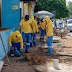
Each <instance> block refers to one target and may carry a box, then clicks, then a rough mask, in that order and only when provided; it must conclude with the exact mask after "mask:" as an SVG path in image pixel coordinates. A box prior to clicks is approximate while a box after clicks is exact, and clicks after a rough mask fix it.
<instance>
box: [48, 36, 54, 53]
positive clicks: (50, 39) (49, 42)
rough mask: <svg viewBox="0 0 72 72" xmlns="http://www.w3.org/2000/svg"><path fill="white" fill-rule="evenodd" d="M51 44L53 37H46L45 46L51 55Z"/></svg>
mask: <svg viewBox="0 0 72 72" xmlns="http://www.w3.org/2000/svg"><path fill="white" fill-rule="evenodd" d="M52 43H53V36H50V37H48V40H47V45H48V52H49V53H52Z"/></svg>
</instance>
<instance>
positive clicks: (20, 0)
mask: <svg viewBox="0 0 72 72" xmlns="http://www.w3.org/2000/svg"><path fill="white" fill-rule="evenodd" d="M20 1H36V0H20Z"/></svg>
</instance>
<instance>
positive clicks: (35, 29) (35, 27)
mask: <svg viewBox="0 0 72 72" xmlns="http://www.w3.org/2000/svg"><path fill="white" fill-rule="evenodd" d="M30 19H31V20H32V25H33V30H34V34H33V30H32V28H31V39H30V47H32V38H33V45H34V46H36V32H37V33H38V26H37V23H36V21H35V19H34V16H31V17H30Z"/></svg>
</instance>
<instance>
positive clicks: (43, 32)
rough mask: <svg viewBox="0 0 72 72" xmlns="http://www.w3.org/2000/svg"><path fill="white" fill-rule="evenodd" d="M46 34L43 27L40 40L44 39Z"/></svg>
mask: <svg viewBox="0 0 72 72" xmlns="http://www.w3.org/2000/svg"><path fill="white" fill-rule="evenodd" d="M44 34H46V30H42V29H41V35H40V40H41V39H43V35H44Z"/></svg>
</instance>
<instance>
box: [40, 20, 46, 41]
mask: <svg viewBox="0 0 72 72" xmlns="http://www.w3.org/2000/svg"><path fill="white" fill-rule="evenodd" d="M40 26H41V35H40V41H42V39H43V35H44V34H45V28H46V24H45V22H44V21H43V19H41V22H40Z"/></svg>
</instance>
